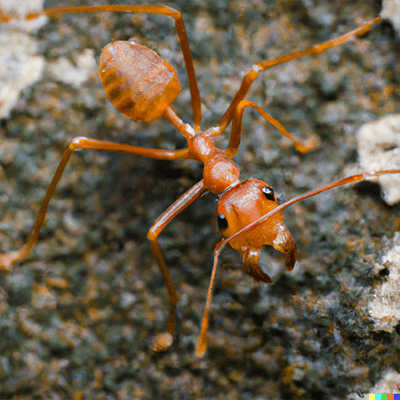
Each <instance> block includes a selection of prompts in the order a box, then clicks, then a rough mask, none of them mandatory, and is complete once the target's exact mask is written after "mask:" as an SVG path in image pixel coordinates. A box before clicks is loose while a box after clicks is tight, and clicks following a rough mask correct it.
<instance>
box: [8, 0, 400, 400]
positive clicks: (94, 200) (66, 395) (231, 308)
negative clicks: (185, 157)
mask: <svg viewBox="0 0 400 400" xmlns="http://www.w3.org/2000/svg"><path fill="white" fill-rule="evenodd" d="M81 3H83V4H91V3H95V4H103V3H106V2H105V1H103V0H101V1H96V2H92V1H89V0H88V1H85V2H78V1H73V0H68V1H64V2H58V3H57V2H56V1H54V2H53V1H52V2H50V1H49V2H47V3H46V7H51V6H54V5H71V6H75V5H79V4H81ZM125 3H128V2H125ZM156 3H158V1H157V2H156ZM146 4H153V2H152V1H150V2H147V3H146ZM154 4H155V3H154ZM167 4H168V5H170V6H173V7H175V8H176V9H178V10H181V11H182V12H183V15H184V19H185V22H186V27H187V30H188V36H189V42H190V46H191V50H192V52H193V57H194V63H195V69H196V73H197V78H198V83H199V88H200V92H201V96H202V101H203V115H204V116H203V121H204V122H203V126H204V127H209V126H211V125H212V124H215V123H217V122H218V121H219V119H220V118H221V116H222V115H223V113H224V111H225V110H226V108H227V106H228V105H229V102H230V101H231V99H232V97H233V95H234V93H235V91H236V90H237V88H238V87H239V85H240V82H241V79H242V77H243V74H244V73H245V72H247V71H248V70H249V68H250V67H251V65H252V64H253V63H255V62H258V61H260V60H263V59H267V58H273V57H275V56H278V55H281V54H285V53H288V52H290V51H293V50H299V49H303V48H306V47H309V46H311V45H313V44H315V43H319V42H322V41H325V40H328V39H330V38H333V37H335V36H337V35H340V34H343V33H345V32H347V31H349V30H351V29H353V28H355V27H356V26H358V25H359V24H361V23H362V22H364V21H367V20H369V19H372V18H374V17H375V16H376V15H377V14H378V13H379V11H380V2H379V1H373V0H353V1H343V0H334V1H330V2H326V1H317V0H311V1H306V0H303V1H302V0H276V1H274V0H270V1H261V0H248V1H243V0H237V1H224V0H219V1H218V2H215V1H214V0H185V1H171V2H168V3H167ZM3 29H6V30H9V31H11V30H12V29H14V28H11V27H7V26H3ZM31 38H32V40H34V41H35V42H36V45H37V49H35V54H37V55H38V56H40V57H41V58H42V59H43V60H44V62H45V64H44V70H43V75H42V78H41V79H40V80H39V81H38V82H37V83H35V84H34V85H32V86H30V87H29V88H26V89H24V90H23V91H22V94H21V95H20V96H19V97H18V102H17V103H16V104H15V105H14V106H13V107H12V110H11V111H10V114H9V115H8V116H6V117H5V118H3V119H2V120H1V126H0V137H1V145H0V179H1V185H0V224H1V225H0V228H1V231H0V248H1V251H2V252H8V251H11V250H15V249H18V248H19V247H20V246H21V245H22V244H23V243H24V242H25V241H26V239H27V237H28V236H29V234H30V231H31V229H32V226H33V223H34V219H35V217H36V212H37V210H38V208H39V207H40V204H41V200H42V199H43V196H44V193H45V191H46V189H47V186H48V184H49V182H50V179H51V177H52V174H53V173H54V171H55V168H56V167H57V165H58V162H59V159H60V157H61V155H62V152H63V151H64V149H65V148H66V147H67V146H68V143H69V141H70V140H71V139H72V138H73V137H75V136H86V137H90V138H96V139H102V140H111V141H115V142H121V143H132V144H135V145H140V146H146V147H157V148H169V149H174V148H182V147H184V145H185V141H184V139H183V138H182V137H181V136H180V135H179V134H178V133H176V132H175V131H174V129H173V128H172V127H171V126H169V125H168V123H166V122H163V121H155V122H152V123H149V124H145V123H135V122H132V121H129V120H128V119H126V118H125V117H123V116H122V115H120V114H119V113H118V112H117V111H116V110H115V109H114V108H113V106H112V105H111V104H110V103H109V102H108V100H107V98H106V96H105V94H104V92H103V89H102V86H101V84H100V80H99V77H98V71H97V67H96V66H95V64H94V59H95V60H98V57H99V54H100V51H101V48H102V47H103V46H104V45H105V44H106V43H108V42H109V41H112V40H117V39H123V40H127V39H129V38H133V39H134V40H135V41H136V42H139V43H141V44H143V45H146V46H148V47H150V48H152V49H154V50H156V51H157V52H158V53H159V54H161V55H162V56H163V57H164V58H166V59H167V60H168V61H169V62H170V63H171V64H172V65H173V66H174V67H175V68H176V69H177V71H178V74H179V77H180V80H181V85H182V92H181V94H180V95H179V97H178V98H177V100H176V101H175V103H174V108H175V110H176V111H177V112H178V114H179V115H181V116H182V118H183V119H184V120H185V121H187V122H191V121H192V116H191V109H190V106H189V105H190V93H189V90H188V85H187V78H186V75H185V70H184V64H183V62H182V55H181V52H180V48H179V44H178V41H177V38H176V34H175V31H174V27H173V23H172V22H171V20H170V19H168V18H165V17H164V18H163V17H158V16H151V15H144V14H137V15H128V14H125V15H115V14H101V15H93V14H92V15H69V16H65V17H62V18H53V19H51V20H50V21H49V22H48V23H47V24H45V25H44V27H43V28H42V29H41V30H40V31H39V32H38V33H32V34H31ZM16 46H17V44H16ZM398 49H399V39H396V37H395V34H394V31H393V29H392V27H391V25H390V24H388V23H383V24H381V25H379V26H377V27H376V28H374V29H373V31H372V32H370V33H369V34H368V35H366V36H365V37H363V38H360V39H358V40H356V41H353V42H351V43H348V44H345V45H343V46H342V47H339V48H336V49H331V50H330V51H329V52H327V53H325V54H322V55H319V56H316V57H306V58H304V59H301V60H297V61H293V62H291V63H289V64H286V65H282V66H279V67H276V68H273V69H272V70H270V71H266V72H264V73H262V74H261V75H260V76H259V78H258V79H257V81H256V82H255V84H254V87H253V89H252V91H251V93H250V94H249V95H248V98H249V99H251V100H253V101H255V102H256V103H257V104H259V105H261V106H262V107H264V108H265V109H266V111H267V112H269V113H270V114H271V115H272V116H274V117H275V118H276V119H278V120H279V121H280V122H281V123H282V124H283V125H285V127H286V128H287V129H289V130H290V131H291V132H292V133H293V134H294V135H296V136H297V137H299V138H303V139H307V138H310V137H319V138H320V139H321V147H320V148H319V149H318V150H315V151H313V152H311V153H308V154H305V155H301V154H299V153H298V152H296V150H295V149H294V148H293V147H292V146H291V144H290V143H289V142H288V141H287V140H286V139H283V138H282V137H281V136H280V135H279V134H278V133H277V132H276V130H275V129H274V128H273V127H271V126H270V125H269V124H268V123H266V122H265V121H264V120H263V119H262V118H261V117H260V116H259V115H258V114H257V113H256V112H253V111H246V112H245V117H244V134H243V139H242V144H241V148H240V151H239V153H238V154H237V155H236V157H235V161H236V162H237V164H238V166H239V167H240V170H241V174H242V175H241V176H242V178H247V177H251V176H255V177H257V178H260V179H263V180H265V181H267V182H268V183H269V184H271V185H272V186H273V187H274V188H275V190H276V192H278V193H283V195H284V197H285V199H289V198H292V197H294V196H297V195H300V194H302V193H305V192H307V191H309V190H312V189H315V188H317V187H320V186H323V185H326V184H328V183H331V182H333V181H335V180H338V179H340V178H342V177H344V176H346V175H348V174H351V173H353V171H356V170H357V140H356V131H357V130H358V129H359V128H360V127H361V126H362V125H363V124H364V123H367V122H371V121H373V120H376V119H377V118H380V117H382V116H386V115H388V114H396V113H399V112H400V102H399V100H400V79H399V76H400V67H399V66H400V55H399V51H398ZM96 62H97V61H96ZM227 138H228V134H226V135H225V137H224V138H222V140H221V141H220V145H221V146H224V145H226V143H227ZM388 168H390V166H388ZM201 174H202V168H201V165H200V164H198V163H195V162H190V161H189V162H188V161H177V162H163V161H154V160H150V159H145V158H141V157H134V156H129V155H121V154H112V153H110V154H108V153H105V152H97V151H82V152H80V153H77V154H75V155H73V157H72V159H71V162H70V164H69V166H68V167H67V170H66V172H65V175H64V176H63V179H62V181H61V183H60V185H59V186H58V188H57V191H56V193H55V196H54V198H53V199H52V201H51V203H50V210H49V214H48V218H47V222H46V225H45V227H44V228H43V229H42V231H41V235H40V238H39V241H38V244H37V246H36V247H35V249H34V250H33V251H32V253H31V254H30V255H29V257H27V258H26V260H23V261H21V262H19V263H18V264H16V265H15V266H14V267H13V269H12V270H11V271H10V272H8V273H2V274H1V275H0V296H1V306H0V312H1V315H0V337H1V341H0V378H1V381H0V384H1V386H0V393H1V399H13V398H24V399H34V398H35V399H37V398H44V399H89V398H96V399H107V400H108V399H130V398H133V399H151V398H157V399H192V398H198V399H274V400H280V399H283V400H286V399H318V400H321V399H330V400H334V399H343V398H349V399H360V398H362V396H363V395H364V394H366V393H369V390H370V389H371V387H372V386H374V385H375V384H376V383H377V382H378V381H379V380H380V379H381V378H382V377H383V376H384V375H385V373H386V372H387V371H392V372H393V373H394V374H395V375H394V376H396V372H397V373H399V372H400V371H399V365H400V350H399V349H400V325H398V324H397V325H396V323H394V324H392V325H391V329H389V328H387V327H385V326H384V327H383V328H382V326H380V328H379V329H380V330H377V325H376V323H375V322H374V321H373V320H372V319H371V316H370V312H369V311H370V309H369V304H370V301H371V300H372V298H373V294H374V290H376V289H377V287H378V286H379V285H380V284H382V283H383V282H386V281H387V280H388V279H389V278H390V276H391V271H393V268H394V266H393V265H394V264H393V262H387V259H386V258H384V257H385V255H387V254H388V253H389V252H390V251H392V250H393V249H394V248H395V247H396V245H399V240H400V239H399V235H395V234H396V232H397V231H398V230H399V223H400V206H399V205H394V206H388V205H386V204H385V203H384V201H383V200H382V199H381V197H380V189H379V186H378V184H376V183H363V184H359V185H356V186H352V187H345V188H339V189H337V190H334V191H331V192H327V193H325V194H323V195H320V196H318V197H315V198H312V199H309V200H306V201H304V202H302V203H298V204H296V205H295V206H293V207H291V208H289V209H287V210H286V211H285V213H284V217H285V222H286V225H287V226H288V228H289V230H290V231H291V233H292V235H293V237H294V239H295V240H296V242H297V245H298V252H299V259H298V263H297V265H296V267H295V269H294V271H293V272H291V273H289V272H287V271H285V270H284V257H283V256H282V254H280V253H278V252H275V251H273V250H271V249H269V248H268V249H265V252H264V254H263V258H262V262H261V263H262V264H263V265H264V266H265V270H266V271H268V272H269V273H270V274H271V275H273V276H274V283H273V284H272V285H268V286H267V285H264V284H262V283H255V282H254V281H253V280H252V279H250V278H249V277H248V276H246V275H244V274H243V272H242V266H241V257H240V255H239V254H237V253H235V252H234V251H233V250H230V249H227V250H225V251H224V252H223V254H222V256H221V261H220V270H219V273H218V280H217V284H216V287H215V290H214V300H213V306H212V312H211V319H210V327H209V337H210V340H209V348H208V351H207V353H206V354H205V356H204V357H203V358H201V359H198V358H196V357H195V355H194V347H195V344H196V340H197V338H198V334H199V329H200V324H201V318H202V314H203V311H204V305H205V297H206V291H207V287H208V282H209V277H210V271H211V266H212V252H213V248H214V246H215V244H216V243H217V242H218V241H219V240H220V235H219V233H218V231H217V228H216V226H215V224H214V219H215V215H214V213H215V196H213V195H206V196H204V197H202V198H201V199H199V200H198V201H197V202H196V203H195V204H193V205H192V206H191V207H190V208H189V209H188V210H187V211H185V212H184V213H182V214H181V215H179V216H178V217H177V218H176V219H175V220H174V221H173V222H172V223H171V224H170V225H169V226H168V227H167V228H166V229H165V231H164V232H163V233H162V235H161V237H160V244H161V246H162V249H163V251H164V255H165V258H166V262H167V264H168V265H169V266H170V270H171V275H172V277H173V280H174V282H175V284H176V286H177V289H178V292H179V296H180V301H179V304H178V327H177V332H176V336H175V341H174V343H173V345H172V346H171V348H170V349H169V350H168V351H166V352H164V353H154V352H153V351H152V350H150V348H149V343H150V341H151V338H152V337H154V335H155V334H157V333H159V332H162V331H163V330H164V329H165V322H166V321H165V320H166V316H167V311H168V308H167V295H166V291H165V288H164V286H163V281H162V278H161V276H160V273H159V271H158V267H157V265H156V262H155V260H154V259H153V257H152V255H151V250H150V246H149V243H148V242H147V240H146V233H147V230H148V229H149V228H150V226H151V224H152V223H153V221H154V220H155V219H156V218H157V216H158V215H160V214H161V213H162V212H163V211H164V210H165V209H166V208H167V207H168V205H170V204H171V203H173V201H174V200H176V199H177V198H178V197H179V196H180V195H181V194H182V193H183V192H184V191H186V190H187V189H189V188H190V187H191V186H192V185H193V184H195V183H196V182H198V181H199V180H200V179H201V177H202V175H201ZM392 276H393V273H392ZM392 322H393V321H392ZM382 329H383V330H382ZM384 329H386V330H384ZM394 390H396V386H394V389H393V391H394ZM397 390H400V388H397ZM364 398H365V397H364Z"/></svg>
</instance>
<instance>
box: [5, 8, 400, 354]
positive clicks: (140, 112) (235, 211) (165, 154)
mask: <svg viewBox="0 0 400 400" xmlns="http://www.w3.org/2000/svg"><path fill="white" fill-rule="evenodd" d="M101 11H115V12H143V13H150V14H161V15H166V16H169V17H172V18H173V19H174V20H175V26H176V32H177V34H178V38H179V42H180V45H181V48H182V52H183V56H184V61H185V66H186V72H187V75H188V79H189V86H190V92H191V98H192V109H193V119H194V123H193V127H192V126H190V125H189V124H186V123H184V122H183V121H182V120H181V119H180V118H179V116H178V115H177V114H176V113H175V111H174V110H173V109H172V107H171V104H172V103H173V101H174V100H175V98H176V97H177V96H178V94H179V91H180V83H179V80H178V76H177V73H176V71H175V70H174V68H173V67H172V66H171V65H170V64H168V63H167V62H166V61H165V60H164V59H163V58H161V57H160V56H159V55H158V54H157V53H155V52H154V51H152V50H150V49H148V48H146V47H144V46H141V45H138V44H135V43H132V42H127V41H118V42H114V43H111V44H108V45H107V46H105V47H104V49H103V50H102V53H101V57H100V78H101V81H102V83H103V86H104V90H105V92H106V94H107V96H108V98H109V100H110V101H111V103H112V104H113V105H114V106H115V107H116V108H117V110H119V111H120V112H121V113H122V114H124V115H125V116H127V117H128V118H130V119H132V120H134V121H142V122H151V121H154V120H156V119H159V118H161V117H163V118H165V119H166V120H167V121H169V122H170V123H171V124H172V125H173V126H174V127H175V128H176V129H177V130H178V131H179V132H180V133H181V134H182V135H183V136H184V137H185V138H186V140H187V142H188V147H187V148H185V149H182V150H162V149H148V148H143V147H137V146H132V145H126V144H118V143H111V142H105V141H98V140H93V139H87V138H84V137H77V138H74V139H73V140H72V141H71V143H70V145H69V147H68V149H67V150H66V151H65V153H64V155H63V157H62V159H61V161H60V163H59V165H58V168H57V170H56V172H55V174H54V176H53V179H52V181H51V183H50V186H49V188H48V190H47V193H46V196H45V198H44V200H43V203H42V206H41V208H40V210H39V212H38V215H37V218H36V222H35V225H34V227H33V230H32V233H31V236H30V238H29V240H28V242H27V243H26V244H25V245H24V246H23V247H22V249H20V250H19V251H14V252H11V253H9V254H3V255H0V267H1V268H2V269H3V270H8V269H9V268H10V267H11V265H12V264H13V263H14V262H16V261H18V260H21V259H23V258H24V257H26V256H27V255H28V254H29V252H30V251H31V249H32V247H33V246H34V244H35V242H36V240H37V238H38V235H39V231H40V229H41V227H42V226H43V224H44V220H45V215H46V212H47V207H48V204H49V201H50V199H51V197H52V196H53V193H54V190H55V188H56V186H57V184H58V182H59V180H60V178H61V176H62V174H63V172H64V169H65V167H66V165H67V163H68V161H69V159H70V157H71V155H72V153H73V152H75V151H77V150H80V149H97V150H107V151H117V152H122V153H129V154H135V155H140V156H144V157H148V158H154V159H158V160H178V159H192V160H196V161H200V162H202V163H203V164H204V171H203V179H202V180H201V181H200V182H198V183H197V184H195V185H194V186H193V187H192V188H191V189H189V190H188V191H187V192H186V193H184V194H183V195H182V196H181V197H180V198H179V199H178V200H176V201H175V202H174V203H173V204H172V205H171V206H170V207H168V209H167V210H166V211H164V212H163V213H162V214H161V215H160V216H159V217H158V218H157V220H156V221H155V223H154V224H153V226H152V227H151V228H150V230H149V232H148V234H147V238H148V239H149V241H150V243H151V248H152V252H153V255H154V257H155V258H156V260H157V263H158V266H159V268H160V270H161V274H162V276H163V278H164V282H165V286H166V288H167V291H168V296H169V300H170V312H169V317H168V322H167V330H166V332H165V333H163V334H159V335H157V337H156V339H155V341H154V343H153V346H152V347H153V349H154V350H155V351H162V350H166V349H167V348H168V347H169V346H170V345H171V344H172V341H173V334H174V331H175V325H176V316H175V309H176V304H177V301H178V294H177V292H176V289H175V286H174V284H173V282H172V279H171V276H170V274H169V271H168V268H167V266H166V264H165V261H164V258H163V256H162V253H161V249H160V246H159V244H158V240H157V238H158V236H159V234H160V233H161V231H162V230H163V229H164V228H165V227H166V225H167V224H168V223H169V222H170V221H171V220H172V219H173V218H174V217H176V216H177V215H178V214H179V213H180V212H182V211H183V210H184V209H185V208H186V207H188V206H189V205H190V204H191V203H193V202H194V201H195V200H196V199H197V198H199V197H200V196H201V195H202V194H203V193H204V192H206V191H210V192H212V193H215V194H217V195H218V196H219V201H218V206H217V224H218V228H219V230H220V232H221V234H222V236H223V237H224V238H226V239H223V240H222V241H221V242H220V243H218V244H217V246H216V248H215V251H214V255H215V257H214V265H213V270H212V276H211V280H210V286H209V289H208V294H207V303H206V308H205V313H204V317H203V321H202V327H201V333H200V338H199V341H198V344H197V348H196V354H197V355H199V356H201V355H202V354H203V353H204V352H205V350H206V348H207V335H206V331H207V326H208V313H209V309H210V304H211V298H212V289H213V284H214V280H215V274H216V268H217V262H218V255H219V253H220V251H221V250H222V249H223V247H225V245H226V244H227V243H229V244H230V245H231V246H232V247H233V248H234V249H235V250H237V251H239V252H240V253H241V254H243V271H244V272H245V273H246V274H248V275H250V276H251V277H253V278H254V279H255V280H256V281H262V282H264V283H270V282H271V279H270V277H269V276H268V275H267V274H266V273H265V272H263V271H262V270H261V268H260V266H259V264H258V260H259V254H260V249H261V246H263V245H270V246H273V247H274V248H275V249H277V250H278V251H280V252H282V253H283V254H284V255H285V259H286V261H285V266H286V268H287V270H288V271H292V270H293V268H294V265H295V263H296V260H297V247H296V244H295V242H294V240H293V238H292V236H291V235H290V233H289V231H288V230H287V228H286V226H285V224H284V222H283V217H282V213H281V212H282V210H283V209H284V208H286V207H288V206H290V205H292V204H294V203H297V202H299V201H301V200H303V199H306V198H308V197H311V196H314V195H316V194H318V193H321V192H324V191H327V190H330V189H332V188H334V187H338V186H341V185H345V184H347V183H352V182H358V181H362V180H366V179H368V178H370V177H371V176H377V175H381V174H393V173H400V170H398V169H396V170H395V169H393V170H385V171H373V172H367V173H364V174H358V175H353V176H350V177H348V178H344V179H342V180H339V181H337V182H335V183H332V184H330V185H328V186H325V187H323V188H320V189H317V190H314V191H312V192H309V193H306V194H304V195H301V196H299V197H296V198H294V199H292V200H289V201H287V202H285V203H283V204H279V200H278V198H277V197H276V195H275V193H274V190H273V189H272V188H271V186H270V185H268V184H267V183H266V182H263V181H261V180H259V179H256V178H251V179H247V180H246V181H242V182H241V181H240V180H239V169H238V167H237V166H236V164H235V163H234V162H233V161H232V158H233V156H234V155H235V154H236V153H237V151H238V149H239V145H240V138H241V132H242V118H243V112H244V110H245V109H246V108H247V107H252V108H253V109H255V110H256V111H258V112H259V113H260V114H261V115H262V116H263V117H264V118H265V119H266V120H267V121H268V122H270V123H271V124H272V125H273V126H275V127H276V128H277V129H278V131H279V132H280V133H281V134H282V135H284V136H286V137H287V138H289V139H290V140H292V141H293V143H294V146H295V148H296V149H297V150H298V151H299V152H301V153H306V152H308V151H309V150H312V149H314V148H315V147H316V146H317V142H316V141H312V140H309V141H308V142H306V143H302V142H300V141H298V140H297V139H295V138H294V137H293V136H292V135H291V134H290V133H289V132H288V131H287V130H286V129H285V128H284V127H283V126H282V125H281V124H280V123H279V122H278V121H277V120H275V119H274V118H273V117H271V116H270V115H269V114H267V113H266V112H265V111H264V110H263V109H262V108H261V107H259V106H258V105H257V104H255V103H253V102H251V101H249V100H246V98H245V97H246V94H247V93H248V91H249V90H250V88H251V85H252V84H253V82H254V81H255V79H256V78H257V76H258V74H259V73H260V72H261V71H264V70H266V69H268V68H271V67H273V66H275V65H278V64H282V63H285V62H288V61H291V60H294V59H296V58H299V57H302V56H305V55H308V54H318V53H322V52H324V51H326V50H328V49H329V48H331V47H334V46H337V45H340V44H342V43H344V42H346V41H348V40H350V39H353V38H355V37H358V36H362V35H364V34H365V33H367V32H368V31H369V30H370V29H371V27H372V26H373V25H375V24H377V23H379V22H380V21H381V17H377V18H375V19H373V20H372V21H370V22H368V23H366V24H365V25H362V26H360V27H358V28H357V29H355V30H353V31H351V32H348V33H346V34H345V35H342V36H340V37H338V38H336V39H333V40H329V41H327V42H324V43H321V44H318V45H315V46H312V47H310V48H308V49H305V50H302V51H296V52H293V53H289V54H286V55H283V56H280V57H276V58H274V59H272V60H266V61H261V62H258V63H256V64H254V65H253V66H252V67H251V69H250V71H249V72H248V73H247V74H246V75H245V76H244V78H243V80H242V83H241V86H240V88H239V90H238V91H237V92H236V94H235V96H234V98H233V100H232V102H231V104H230V106H229V107H228V110H227V111H226V112H225V114H224V115H223V117H222V118H221V120H220V121H219V123H218V124H217V125H216V126H215V127H212V128H209V129H207V130H205V131H202V130H201V127H200V125H201V100H200V93H199V89H198V87H197V82H196V77H195V72H194V67H193V60H192V55H191V52H190V49H189V43H188V39H187V35H186V28H185V24H184V21H183V18H182V14H181V13H180V12H178V11H175V10H173V9H171V8H169V7H166V6H138V5H133V6H122V5H108V6H94V7H76V8H60V9H47V10H44V11H42V12H39V13H32V14H29V15H27V16H26V17H25V18H26V19H27V20H29V19H33V18H36V17H38V16H41V15H47V16H50V15H53V14H61V13H77V12H101ZM0 18H1V21H3V22H6V21H8V20H11V19H14V18H18V17H17V16H15V15H11V14H0ZM231 122H232V127H231V134H230V140H229V144H228V147H227V148H226V149H225V150H221V149H219V148H217V147H216V146H215V145H214V142H213V138H215V137H217V136H219V135H221V134H222V133H223V132H225V130H226V129H227V128H228V126H229V125H230V123H231Z"/></svg>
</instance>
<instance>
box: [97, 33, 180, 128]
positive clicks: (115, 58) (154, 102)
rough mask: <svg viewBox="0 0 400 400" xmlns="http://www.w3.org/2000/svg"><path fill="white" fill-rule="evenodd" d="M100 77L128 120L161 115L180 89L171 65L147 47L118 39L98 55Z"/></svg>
mask: <svg viewBox="0 0 400 400" xmlns="http://www.w3.org/2000/svg"><path fill="white" fill-rule="evenodd" d="M100 79H101V82H102V83H103V86H104V91H105V92H106V94H107V97H108V98H109V100H110V101H111V103H112V104H113V105H114V107H115V108H116V109H117V110H118V111H119V112H121V113H122V114H124V115H125V116H126V117H128V118H129V119H132V120H134V121H142V122H150V121H154V120H156V119H158V118H161V117H162V115H163V114H164V111H165V109H166V108H167V107H168V106H170V105H171V103H172V102H173V101H174V100H175V98H176V96H178V94H179V91H180V84H179V79H178V75H177V73H176V71H175V70H174V68H173V67H172V66H171V65H170V64H169V63H167V62H166V61H165V60H163V59H162V58H161V57H160V56H159V55H158V54H157V53H156V52H155V51H153V50H150V49H148V48H147V47H144V46H141V45H138V44H135V43H131V42H127V41H118V42H114V43H110V44H108V45H107V46H105V47H104V48H103V50H102V52H101V56H100Z"/></svg>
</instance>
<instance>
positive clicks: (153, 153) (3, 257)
mask: <svg viewBox="0 0 400 400" xmlns="http://www.w3.org/2000/svg"><path fill="white" fill-rule="evenodd" d="M82 149H94V150H106V151H117V152H121V153H129V154H135V155H139V156H143V157H148V158H155V159H158V160H177V159H181V158H188V155H189V151H188V149H183V150H159V149H148V148H144V147H138V146H131V145H127V144H119V143H112V142H105V141H99V140H93V139H86V138H82V137H78V138H75V139H73V140H72V142H71V143H70V145H69V147H68V149H67V150H65V152H64V154H63V156H62V158H61V161H60V163H59V164H58V167H57V170H56V172H55V174H54V176H53V179H52V180H51V182H50V185H49V188H48V189H47V192H46V195H45V198H44V200H43V203H42V205H41V207H40V210H39V212H38V215H37V217H36V221H35V225H34V227H33V230H32V233H31V236H30V237H29V239H28V242H27V243H26V244H25V245H24V246H23V247H22V249H20V250H18V251H13V252H11V253H8V254H0V268H1V269H3V270H5V271H7V270H9V269H10V267H11V265H12V264H14V263H15V262H16V261H18V260H21V259H23V258H25V257H26V256H27V255H28V254H29V253H30V251H31V250H32V248H33V246H34V245H35V243H36V241H37V238H38V236H39V231H40V229H41V228H42V226H43V224H44V222H45V217H46V214H47V209H48V206H49V202H50V200H51V198H52V197H53V194H54V191H55V189H56V187H57V185H58V183H59V181H60V179H61V176H62V174H63V173H64V170H65V167H66V166H67V164H68V161H69V159H70V157H71V155H72V153H73V152H75V151H77V150H82Z"/></svg>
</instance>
